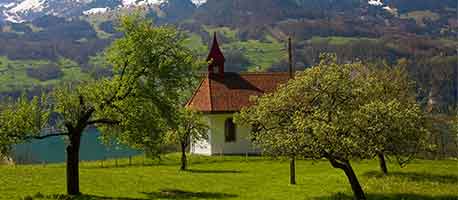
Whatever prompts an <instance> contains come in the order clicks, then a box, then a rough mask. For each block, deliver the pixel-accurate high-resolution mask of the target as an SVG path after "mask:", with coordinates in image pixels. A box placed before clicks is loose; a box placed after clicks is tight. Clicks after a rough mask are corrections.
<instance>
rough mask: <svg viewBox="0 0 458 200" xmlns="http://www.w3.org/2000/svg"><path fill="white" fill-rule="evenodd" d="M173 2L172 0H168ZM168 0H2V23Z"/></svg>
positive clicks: (193, 1)
mask: <svg viewBox="0 0 458 200" xmlns="http://www.w3.org/2000/svg"><path fill="white" fill-rule="evenodd" d="M170 1H174V0H170ZM181 2H182V3H185V4H190V5H192V6H194V7H195V6H200V5H202V4H203V3H205V2H206V0H182V1H181ZM167 4H169V0H2V1H1V2H0V11H1V14H2V16H1V17H2V19H3V21H10V22H16V23H18V22H25V21H32V20H34V19H36V18H37V17H41V16H44V15H54V16H59V17H77V16H81V15H91V14H99V13H104V12H108V11H116V10H121V9H128V8H134V7H155V6H167Z"/></svg>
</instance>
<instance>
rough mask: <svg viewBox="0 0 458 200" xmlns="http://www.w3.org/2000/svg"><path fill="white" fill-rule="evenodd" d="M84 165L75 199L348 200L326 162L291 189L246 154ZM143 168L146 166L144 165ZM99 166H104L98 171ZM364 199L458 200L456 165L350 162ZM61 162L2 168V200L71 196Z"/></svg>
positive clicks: (276, 166) (281, 164)
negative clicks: (384, 171) (183, 166)
mask: <svg viewBox="0 0 458 200" xmlns="http://www.w3.org/2000/svg"><path fill="white" fill-rule="evenodd" d="M115 163H116V162H115V161H105V162H103V164H102V163H101V162H90V163H82V166H81V170H80V171H81V175H80V177H81V190H82V192H83V193H84V194H86V196H83V197H80V198H78V200H83V199H84V200H89V199H94V200H111V199H121V200H136V199H141V200H146V199H278V200H284V199H318V200H321V199H351V190H350V186H349V185H348V183H347V180H346V177H345V176H344V174H343V172H342V171H340V170H336V169H333V168H331V167H330V164H329V163H328V162H326V161H318V162H313V161H299V162H298V164H297V175H298V177H297V178H298V179H297V180H298V185H295V186H291V185H289V184H288V182H289V181H288V162H286V161H279V160H270V159H267V158H259V157H250V158H248V159H246V158H245V157H211V158H210V157H195V156H193V157H191V165H190V169H191V170H189V171H187V172H180V171H178V156H176V155H169V156H167V157H166V158H164V159H163V161H161V162H159V161H151V160H143V158H140V157H139V158H135V160H134V161H132V163H133V164H132V165H131V166H129V164H128V160H127V159H122V160H118V161H117V166H118V167H116V164H115ZM143 163H144V164H143ZM102 165H103V167H102ZM353 165H354V168H355V170H356V171H357V174H358V177H359V179H360V181H361V183H362V185H363V187H364V189H365V191H366V193H367V195H368V197H369V199H412V200H413V199H424V200H432V199H439V200H453V199H458V161H456V160H455V161H453V160H450V161H414V162H413V163H412V164H410V165H408V166H407V167H406V168H402V169H401V168H399V167H397V166H396V165H394V164H390V165H389V168H390V170H391V175H389V176H387V177H382V176H380V173H378V167H377V166H378V165H377V162H376V161H361V162H353ZM64 183H65V167H64V165H61V164H57V165H46V166H43V165H31V166H16V167H14V166H2V167H0V196H1V197H0V199H20V198H24V197H26V196H30V197H28V198H24V199H70V198H67V197H65V196H63V195H59V194H64V193H65V184H64Z"/></svg>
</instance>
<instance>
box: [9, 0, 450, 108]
mask: <svg viewBox="0 0 458 200" xmlns="http://www.w3.org/2000/svg"><path fill="white" fill-rule="evenodd" d="M117 4H119V2H111V1H108V0H106V1H103V0H97V1H92V4H90V5H89V4H88V5H84V6H85V7H81V9H79V10H80V11H81V12H82V11H83V10H84V9H83V8H87V9H89V8H97V7H100V8H105V7H107V10H105V11H104V12H95V11H94V12H92V13H89V14H88V13H87V12H86V14H81V13H77V12H71V13H70V12H67V13H65V15H57V16H50V15H47V14H43V15H38V14H34V15H33V16H32V17H30V18H27V19H30V20H26V21H23V22H20V23H13V22H9V21H7V20H5V21H4V22H3V23H2V24H1V32H0V43H1V44H2V47H1V48H0V61H1V64H0V73H1V75H0V85H1V86H0V93H1V95H2V96H6V95H8V96H17V95H19V94H20V93H21V92H23V91H24V90H27V91H28V92H29V93H37V92H40V91H43V89H44V90H46V89H49V88H50V87H52V86H54V85H56V84H60V83H62V82H63V81H81V80H90V79H97V78H100V77H102V76H110V75H111V71H110V66H106V65H105V64H104V62H103V59H102V56H101V52H102V51H103V49H104V48H105V47H106V46H107V45H108V44H110V42H111V41H112V40H113V39H114V38H116V37H117V36H118V34H117V32H116V30H115V28H114V26H115V24H116V16H118V15H119V14H120V13H129V12H134V10H137V9H140V10H141V11H142V12H143V13H145V14H146V15H147V16H149V17H151V18H152V19H153V20H155V22H156V24H158V25H164V24H167V25H173V26H177V27H179V28H180V29H181V30H183V31H185V32H186V33H187V42H188V44H189V46H190V47H191V48H194V49H195V50H196V52H198V54H199V55H202V57H204V56H205V54H206V53H207V46H208V44H209V41H210V36H211V34H212V33H213V32H217V33H218V35H219V38H220V40H221V43H222V48H223V51H224V53H225V55H226V57H227V62H228V64H227V66H228V70H230V71H266V70H271V71H279V70H285V69H286V58H287V56H286V48H285V43H286V42H285V41H286V39H287V38H288V37H289V36H293V38H294V44H295V63H296V68H298V69H303V68H306V67H308V66H311V65H313V64H315V63H317V61H318V56H319V54H320V53H323V52H334V53H336V54H337V55H338V57H339V59H340V61H341V62H346V61H350V60H362V61H364V62H368V63H376V64H377V63H378V64H382V63H387V64H395V63H397V62H398V61H399V60H401V59H404V60H405V63H407V66H408V70H409V72H410V75H411V76H412V78H413V79H414V80H415V81H416V84H417V90H418V100H419V101H420V102H422V104H423V105H424V106H425V107H428V106H429V107H430V109H433V110H435V111H438V112H446V113H450V112H452V111H453V110H454V109H455V107H456V105H457V103H458V80H457V79H458V72H457V71H458V70H457V63H458V58H457V53H456V48H457V46H458V41H457V34H458V33H457V30H458V19H457V17H456V8H457V3H456V1H455V0H440V1H437V0H416V1H415V3H412V1H411V0H384V1H379V0H369V1H367V0H208V1H207V2H206V3H204V4H202V5H199V6H197V5H195V4H193V3H191V1H189V0H169V1H167V2H165V3H161V4H159V5H144V6H139V7H126V8H119V9H112V8H116V6H115V5H117ZM69 5H72V4H69ZM59 6H62V4H59Z"/></svg>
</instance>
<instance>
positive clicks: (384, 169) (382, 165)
mask: <svg viewBox="0 0 458 200" xmlns="http://www.w3.org/2000/svg"><path fill="white" fill-rule="evenodd" d="M378 159H379V161H380V169H381V170H382V172H383V174H384V175H388V168H387V167H386V161H385V155H384V154H383V153H378Z"/></svg>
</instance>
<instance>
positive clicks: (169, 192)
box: [24, 189, 237, 200]
mask: <svg viewBox="0 0 458 200" xmlns="http://www.w3.org/2000/svg"><path fill="white" fill-rule="evenodd" d="M142 194H144V195H145V198H130V197H109V196H98V195H80V196H68V195H63V194H55V195H46V196H45V195H42V194H36V195H35V196H32V197H26V198H24V199H29V200H43V199H53V200H155V199H195V198H197V199H225V198H234V197H237V195H234V194H227V193H218V192H191V191H184V190H179V189H162V190H160V191H159V192H142Z"/></svg>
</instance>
